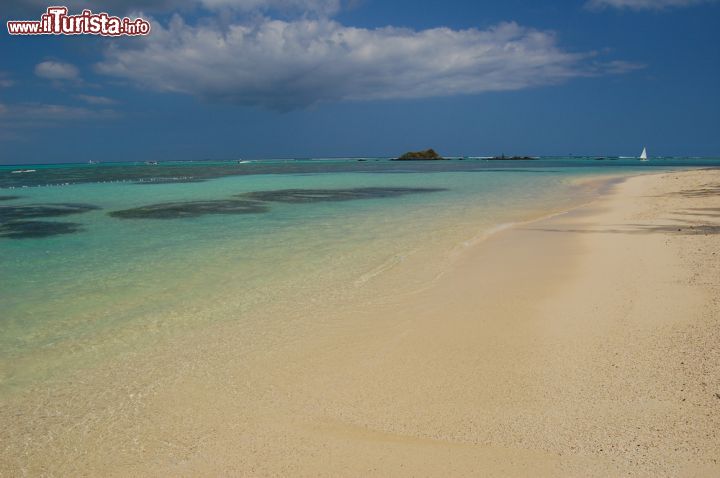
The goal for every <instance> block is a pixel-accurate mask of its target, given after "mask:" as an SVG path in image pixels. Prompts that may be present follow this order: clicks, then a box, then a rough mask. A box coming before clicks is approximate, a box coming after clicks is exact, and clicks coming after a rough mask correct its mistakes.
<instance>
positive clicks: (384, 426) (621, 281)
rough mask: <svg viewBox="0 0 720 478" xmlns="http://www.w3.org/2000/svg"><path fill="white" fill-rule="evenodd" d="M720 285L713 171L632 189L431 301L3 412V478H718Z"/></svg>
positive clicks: (232, 341) (277, 332)
mask: <svg viewBox="0 0 720 478" xmlns="http://www.w3.org/2000/svg"><path fill="white" fill-rule="evenodd" d="M718 271H720V170H694V171H683V172H672V173H660V174H652V175H643V176H636V177H632V178H630V179H627V180H624V181H622V182H615V183H613V184H612V185H610V186H608V188H607V190H606V191H605V192H604V193H602V194H600V195H599V196H598V197H597V198H596V199H595V200H593V201H592V202H591V203H589V204H586V205H584V206H581V207H578V208H576V209H573V210H572V211H570V212H567V213H564V214H559V215H554V216H552V217H548V218H545V219H540V220H537V221H533V222H529V223H525V224H518V225H516V226H514V227H511V228H508V229H504V230H502V231H500V232H497V233H495V234H493V235H492V236H491V237H489V238H487V239H486V240H483V241H480V242H478V243H476V244H472V245H468V246H467V247H465V248H464V249H463V250H462V251H461V252H459V253H458V254H457V257H456V258H455V260H454V263H453V265H452V266H450V267H449V268H448V270H447V271H446V272H445V273H444V274H443V275H442V276H440V277H439V278H438V279H437V280H435V281H434V282H433V283H431V284H428V285H427V286H425V287H422V288H421V289H419V290H414V291H410V292H403V293H398V294H395V295H393V294H390V295H389V297H390V298H389V299H388V298H386V297H384V298H382V299H378V300H377V301H374V302H372V303H364V304H341V305H338V304H336V303H333V302H332V301H331V300H328V301H322V300H319V301H317V303H316V304H314V305H313V306H312V308H311V309H308V311H306V312H304V313H311V314H312V317H314V320H313V321H311V322H312V323H311V324H308V323H307V322H308V321H307V320H305V321H301V320H295V321H289V322H285V323H284V325H283V327H274V326H268V327H267V328H265V329H263V330H262V333H255V334H252V335H250V334H249V333H247V331H244V330H240V327H238V326H237V325H236V324H235V323H232V322H229V323H219V324H217V326H215V327H213V328H211V329H210V330H205V331H203V333H202V334H198V335H196V336H194V337H188V338H186V339H185V340H184V341H177V342H175V343H172V344H167V346H158V347H157V349H156V350H154V351H153V352H152V357H150V359H149V358H148V356H147V355H145V356H140V355H141V354H140V353H138V356H128V357H125V358H124V359H123V361H122V363H121V364H114V365H113V366H112V367H109V366H108V367H106V366H104V365H101V366H98V367H97V368H96V369H93V370H91V371H86V372H84V373H83V375H82V376H79V377H76V378H75V379H73V380H68V381H64V382H62V383H60V382H58V383H53V384H46V385H43V386H42V387H37V388H36V389H34V390H33V391H32V393H30V392H28V393H24V394H21V395H20V396H15V397H12V398H10V399H8V400H7V401H5V402H4V403H3V404H2V407H1V408H0V423H2V425H3V426H2V430H1V431H0V443H2V445H0V475H2V476H22V475H30V476H38V475H47V476H68V475H73V476H583V477H587V476H620V475H632V476H719V475H720V463H719V462H718V460H720V454H719V452H718V450H720V347H718V344H720V274H718ZM379 280H380V281H381V280H382V279H379ZM381 286H382V287H384V288H386V289H387V290H392V288H393V284H391V283H387V284H381Z"/></svg>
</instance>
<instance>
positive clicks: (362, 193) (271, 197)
mask: <svg viewBox="0 0 720 478" xmlns="http://www.w3.org/2000/svg"><path fill="white" fill-rule="evenodd" d="M438 191H445V189H442V188H393V187H374V188H349V189H279V190H275V191H253V192H249V193H243V194H237V196H238V197H242V198H247V199H255V200H258V201H271V202H283V203H309V202H325V201H328V202H329V201H353V200H356V199H375V198H388V197H396V196H403V195H406V194H418V193H432V192H438Z"/></svg>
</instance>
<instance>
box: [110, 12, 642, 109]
mask: <svg viewBox="0 0 720 478" xmlns="http://www.w3.org/2000/svg"><path fill="white" fill-rule="evenodd" d="M206 1H210V0H206ZM215 1H217V2H222V1H224V0H215ZM302 1H307V0H302ZM104 55H105V56H104V59H103V60H102V61H101V62H99V63H98V64H97V65H96V71H97V72H98V73H101V74H104V75H109V76H113V77H117V78H121V79H125V80H129V81H130V82H131V83H133V84H135V85H138V86H140V87H143V88H147V89H150V90H153V91H160V92H174V93H185V94H191V95H195V96H197V97H200V98H202V99H204V100H207V101H211V102H213V101H217V102H229V103H234V104H238V105H249V106H261V107H265V108H269V109H274V110H281V111H287V110H292V109H297V108H304V107H308V106H311V105H313V104H316V103H319V102H325V101H342V100H354V101H357V100H386V99H411V98H429V97H437V96H453V95H462V94H477V93H483V92H489V91H508V90H519V89H523V88H530V87H535V86H542V85H550V84H557V83H561V82H564V81H566V80H568V79H571V78H576V77H582V76H592V75H598V74H617V73H623V72H625V71H629V70H633V69H636V68H638V67H640V66H639V65H636V64H633V63H629V62H622V61H612V62H608V63H601V62H598V61H594V59H593V58H594V57H595V54H594V53H592V52H589V53H588V52H584V53H575V52H569V51H566V50H564V49H562V48H561V47H560V46H558V42H557V38H556V36H555V34H554V33H553V32H548V31H540V30H536V29H532V28H527V27H523V26H521V25H518V24H517V23H514V22H507V23H501V24H499V25H496V26H494V27H492V28H489V29H486V30H478V29H475V28H471V29H465V30H453V29H450V28H445V27H440V28H431V29H426V30H412V29H407V28H396V27H391V26H389V27H383V28H376V29H366V28H356V27H349V26H345V25H342V24H341V23H339V22H337V21H334V20H332V19H329V18H318V19H308V18H305V17H301V18H298V19H294V20H289V21H286V20H277V19H272V18H269V17H263V16H261V17H256V18H254V19H253V20H250V21H240V20H234V21H232V22H229V23H228V24H220V23H218V22H212V21H201V22H197V23H196V24H195V25H191V24H188V23H187V22H186V21H185V20H184V19H183V17H182V16H180V15H179V14H175V15H173V16H172V18H171V20H170V21H169V23H168V24H167V26H164V25H162V23H160V22H158V21H156V20H154V21H153V34H152V35H151V36H149V37H147V38H143V39H142V40H141V41H140V42H139V43H138V44H137V45H135V46H134V47H131V48H127V47H120V46H117V44H114V45H111V46H110V47H109V48H108V49H107V50H106V51H105V54H104Z"/></svg>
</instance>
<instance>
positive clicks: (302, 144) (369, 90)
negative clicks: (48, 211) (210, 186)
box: [0, 0, 720, 164]
mask: <svg viewBox="0 0 720 478" xmlns="http://www.w3.org/2000/svg"><path fill="white" fill-rule="evenodd" d="M97 5H98V2H91V1H88V0H75V1H72V2H70V3H69V4H68V6H69V7H70V11H71V13H79V11H80V9H82V8H91V9H93V10H95V11H99V7H98V6H97ZM99 5H100V6H101V7H102V9H103V10H106V11H108V12H109V13H111V14H114V15H123V14H126V13H129V14H130V16H137V15H142V16H143V17H145V18H147V19H149V20H150V21H151V23H152V26H153V30H152V33H151V35H150V36H149V37H146V38H128V37H121V38H99V37H91V36H85V35H82V36H75V37H61V36H39V37H30V36H14V37H11V36H10V35H8V34H7V31H6V30H3V32H2V34H0V58H2V62H0V163H2V164H18V163H33V162H71V161H87V160H89V159H99V160H104V161H118V160H148V159H156V160H170V159H206V158H214V159H230V158H238V157H244V158H262V157H265V158H267V157H308V156H316V157H317V156H364V155H368V156H371V155H396V154H400V153H402V152H404V151H406V150H410V149H419V148H426V147H434V148H435V149H437V150H438V151H440V152H441V153H443V154H446V155H485V154H500V153H505V154H538V155H540V154H544V155H563V154H569V153H574V154H608V155H609V154H617V155H636V154H638V152H639V150H640V149H641V148H642V146H643V145H647V146H648V149H649V150H650V152H651V154H655V155H692V156H713V155H720V86H719V85H720V2H714V1H703V0H591V1H590V2H588V1H587V0H577V1H570V0H568V1H555V2H548V1H545V2H543V1H536V2H526V1H519V0H504V1H482V2H479V1H461V0H444V1H423V0H414V1H410V0H382V1H381V0H352V1H350V0H160V1H151V0H138V1H137V2H132V1H130V2H126V1H120V0H110V1H106V2H102V3H100V4H99ZM46 6H47V5H46V4H44V3H42V2H41V1H40V0H8V1H5V2H4V3H3V6H2V7H0V8H1V9H2V20H3V28H4V23H5V21H6V20H17V19H37V18H39V17H40V15H41V13H43V12H44V9H45V7H46Z"/></svg>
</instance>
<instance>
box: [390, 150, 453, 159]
mask: <svg viewBox="0 0 720 478" xmlns="http://www.w3.org/2000/svg"><path fill="white" fill-rule="evenodd" d="M444 159H445V158H443V157H442V156H440V155H439V154H437V152H435V150H434V149H432V148H431V149H426V150H425V151H410V152H408V153H405V154H403V155H402V156H400V157H399V158H395V159H393V161H428V160H444Z"/></svg>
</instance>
